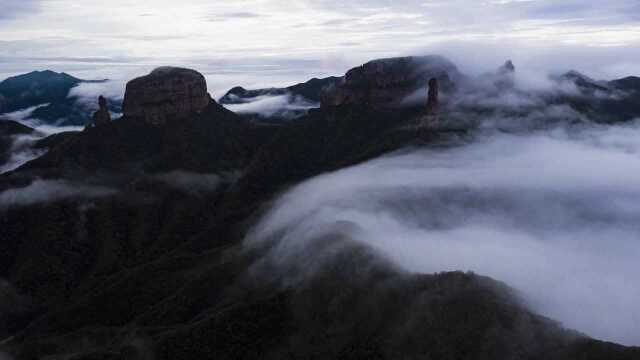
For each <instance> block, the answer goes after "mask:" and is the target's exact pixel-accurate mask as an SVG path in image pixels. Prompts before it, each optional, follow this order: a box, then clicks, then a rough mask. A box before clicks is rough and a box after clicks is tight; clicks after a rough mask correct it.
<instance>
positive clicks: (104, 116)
mask: <svg viewBox="0 0 640 360" xmlns="http://www.w3.org/2000/svg"><path fill="white" fill-rule="evenodd" d="M98 106H99V108H98V111H96V112H94V113H93V118H92V119H91V123H90V124H89V125H87V127H96V126H101V125H105V124H108V123H110V122H111V114H109V108H108V107H107V99H106V98H105V97H104V96H102V95H100V97H99V98H98Z"/></svg>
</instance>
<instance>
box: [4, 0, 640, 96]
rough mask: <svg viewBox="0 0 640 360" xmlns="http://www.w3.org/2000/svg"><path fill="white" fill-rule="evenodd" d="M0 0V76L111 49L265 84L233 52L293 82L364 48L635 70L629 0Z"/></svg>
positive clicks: (466, 62)
mask: <svg viewBox="0 0 640 360" xmlns="http://www.w3.org/2000/svg"><path fill="white" fill-rule="evenodd" d="M0 1H3V2H2V4H3V5H7V6H3V12H2V15H1V16H2V18H3V19H4V20H12V21H11V22H10V23H9V22H8V21H0V39H3V40H2V41H0V59H3V60H2V63H3V66H2V69H0V78H4V77H7V76H10V75H15V74H18V73H21V72H27V71H31V70H34V66H36V65H37V66H38V68H44V67H47V68H49V67H53V68H55V69H56V70H58V71H68V72H73V71H74V70H75V69H81V70H82V71H84V72H85V73H88V74H89V75H86V76H85V77H88V78H95V77H98V78H100V77H109V78H111V77H112V75H111V74H106V73H105V72H106V71H105V69H106V68H107V67H112V65H113V64H114V63H111V62H110V59H116V62H117V65H118V67H119V68H120V70H123V69H127V70H128V71H127V72H128V73H135V74H137V75H139V74H142V73H144V71H147V70H148V69H149V68H152V67H154V66H156V65H166V64H175V65H181V66H189V67H193V68H196V69H198V70H201V71H206V70H207V69H208V68H210V65H209V64H212V63H218V62H226V63H225V69H224V71H225V73H227V74H229V73H230V72H234V73H235V74H236V75H238V76H239V75H243V76H245V77H247V76H254V80H252V81H251V82H255V83H260V84H261V85H263V86H272V84H271V83H267V82H262V80H259V79H258V78H265V79H266V78H267V77H268V78H272V77H273V76H272V75H273V74H270V75H268V76H263V74H265V73H266V72H272V71H273V69H274V67H270V66H263V67H262V68H261V70H260V71H257V72H251V73H247V72H244V71H245V70H246V67H244V66H243V65H242V64H241V63H246V62H247V61H249V60H250V61H252V62H254V63H255V64H266V65H268V64H271V63H274V62H279V63H281V64H284V63H287V66H288V67H289V69H290V71H292V72H296V73H297V74H299V75H298V76H297V77H295V78H294V79H293V81H295V82H300V81H305V80H307V79H308V78H310V77H311V76H312V75H313V76H316V75H340V74H343V73H344V72H345V71H346V70H348V69H349V68H350V67H353V66H357V65H359V64H361V63H363V62H366V61H368V60H371V59H374V58H380V57H388V56H399V55H410V54H411V55H422V54H433V53H444V54H445V55H448V56H451V57H452V59H453V60H454V61H456V62H457V63H460V64H461V65H462V66H463V70H466V69H465V67H468V68H470V70H471V72H481V71H487V70H489V69H492V68H495V67H496V66H497V65H499V64H500V63H501V62H503V61H504V60H505V59H507V58H512V59H514V61H516V63H517V65H521V67H526V66H529V65H531V66H536V67H538V68H540V69H541V71H542V70H545V71H547V70H550V69H551V70H569V69H574V68H575V69H578V70H581V71H583V72H585V73H587V74H589V75H591V76H592V77H596V78H599V77H603V78H613V77H619V76H623V75H631V74H638V73H640V54H639V51H638V50H637V49H639V48H640V40H639V39H640V24H639V22H638V21H637V20H638V16H639V14H640V6H639V5H638V4H637V1H635V0H616V1H607V2H604V1H595V0H590V1H574V0H567V1H563V2H561V3H559V2H557V1H550V0H530V1H526V0H511V1H510V0H482V1H466V0H448V1H442V0H433V1H424V0H403V1H384V0H356V1H349V2H344V1H337V0H320V1H316V0H314V1H311V0H305V1H300V2H296V3H291V2H289V1H283V0H242V1H237V2H236V1H234V2H231V3H219V2H211V1H205V0H185V1H182V2H180V3H179V4H177V3H175V2H173V1H170V0H158V1H157V2H154V9H153V12H150V11H149V9H148V7H147V6H145V4H139V3H131V2H129V1H125V0H113V1H110V2H109V3H108V4H101V3H95V2H84V3H82V4H78V3H77V2H75V1H72V0H57V1H55V2H47V3H46V4H47V6H46V7H41V6H38V2H36V1H26V2H25V1H19V2H18V1H13V0H9V1H6V0H0ZM38 8H40V11H36V10H37V9H38ZM25 14H30V16H25ZM61 14H64V16H62V15H61ZM141 14H144V15H148V16H141ZM52 33H53V34H57V35H56V36H51V34H52ZM487 49H491V51H486V50H487ZM482 50H485V51H482ZM34 58H41V59H51V61H49V62H43V61H39V62H36V61H32V60H29V59H34ZM82 59H84V60H82ZM303 61H313V62H315V63H313V64H304V63H303ZM239 64H241V65H242V66H240V65H239ZM92 69H93V72H91V70H92ZM218 70H220V69H218ZM213 80H214V81H216V79H215V77H213ZM242 80H244V79H242ZM222 81H224V82H225V83H226V79H223V80H222ZM210 85H211V86H212V87H217V86H219V85H218V84H216V83H212V84H210ZM233 85H239V84H233ZM273 86H275V84H274V85H273Z"/></svg>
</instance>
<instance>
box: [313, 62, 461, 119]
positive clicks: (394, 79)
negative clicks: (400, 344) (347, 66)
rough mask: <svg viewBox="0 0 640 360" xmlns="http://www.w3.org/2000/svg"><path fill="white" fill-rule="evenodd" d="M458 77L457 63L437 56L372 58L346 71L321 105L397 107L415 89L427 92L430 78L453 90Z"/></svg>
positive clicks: (442, 87)
mask: <svg viewBox="0 0 640 360" xmlns="http://www.w3.org/2000/svg"><path fill="white" fill-rule="evenodd" d="M460 76H461V75H460V73H459V72H458V69H457V68H456V66H455V65H453V64H452V63H451V62H450V61H448V60H447V59H445V58H443V57H440V56H421V57H402V58H390V59H381V60H374V61H371V62H368V63H366V64H364V65H362V66H359V67H356V68H353V69H351V70H349V71H348V72H347V74H346V75H345V76H344V78H343V80H342V81H341V82H340V84H338V85H337V86H335V87H334V88H333V89H330V90H328V91H327V92H326V93H325V95H324V96H323V98H322V106H324V107H326V106H338V105H344V104H366V105H369V106H373V107H395V106H400V105H402V104H404V103H405V102H406V100H407V99H408V98H409V97H411V95H413V94H414V93H416V92H417V91H420V90H421V89H424V91H425V92H426V89H427V85H428V82H429V80H430V79H433V78H435V79H437V81H438V83H439V88H440V89H441V90H442V91H445V92H446V91H451V90H453V88H454V87H455V81H456V79H457V78H459V77H460Z"/></svg>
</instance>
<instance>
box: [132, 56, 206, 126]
mask: <svg viewBox="0 0 640 360" xmlns="http://www.w3.org/2000/svg"><path fill="white" fill-rule="evenodd" d="M210 102H211V97H210V96H209V93H207V82H206V80H205V78H204V76H203V75H202V74H200V73H199V72H197V71H194V70H190V69H183V68H176V67H161V68H158V69H155V70H153V71H152V72H151V73H150V74H149V75H146V76H142V77H139V78H137V79H134V80H131V81H130V82H129V83H127V88H126V92H125V96H124V104H123V113H124V116H125V117H126V118H135V119H141V120H143V121H145V122H147V123H150V124H153V125H162V124H164V123H165V122H167V121H168V120H171V119H180V118H184V117H186V116H188V115H191V114H194V113H199V112H201V111H202V110H204V109H205V108H206V107H207V105H209V104H210Z"/></svg>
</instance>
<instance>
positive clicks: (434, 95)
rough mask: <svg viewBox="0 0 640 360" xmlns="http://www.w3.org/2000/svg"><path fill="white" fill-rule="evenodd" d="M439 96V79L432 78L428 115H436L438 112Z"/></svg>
mask: <svg viewBox="0 0 640 360" xmlns="http://www.w3.org/2000/svg"><path fill="white" fill-rule="evenodd" d="M438 94H439V86H438V79H436V78H432V79H431V80H429V91H428V94H427V114H435V113H437V112H438V105H439V103H438Z"/></svg>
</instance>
